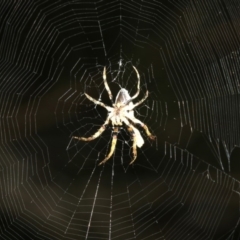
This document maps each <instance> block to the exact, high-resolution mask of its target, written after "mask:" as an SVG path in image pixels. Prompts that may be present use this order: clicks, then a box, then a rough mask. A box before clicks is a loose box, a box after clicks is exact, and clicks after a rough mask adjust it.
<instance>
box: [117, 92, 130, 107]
mask: <svg viewBox="0 0 240 240" xmlns="http://www.w3.org/2000/svg"><path fill="white" fill-rule="evenodd" d="M130 99H131V97H130V95H129V93H128V90H126V89H125V88H122V89H120V90H119V92H118V94H117V96H116V100H115V104H118V103H120V104H122V105H124V104H126V103H127V102H128V101H129V100H130Z"/></svg>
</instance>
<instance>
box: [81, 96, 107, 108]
mask: <svg viewBox="0 0 240 240" xmlns="http://www.w3.org/2000/svg"><path fill="white" fill-rule="evenodd" d="M84 94H85V96H86V97H87V98H88V99H89V100H90V101H91V102H94V103H95V104H97V105H100V106H102V107H104V108H106V109H107V110H108V111H110V110H111V109H112V108H111V107H109V106H107V105H105V104H104V103H102V102H100V101H98V100H96V99H95V98H93V97H91V96H89V95H88V94H87V93H84Z"/></svg>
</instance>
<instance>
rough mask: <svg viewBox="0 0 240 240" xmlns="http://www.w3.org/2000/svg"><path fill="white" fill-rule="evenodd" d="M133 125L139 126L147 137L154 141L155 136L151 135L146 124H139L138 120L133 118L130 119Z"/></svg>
mask: <svg viewBox="0 0 240 240" xmlns="http://www.w3.org/2000/svg"><path fill="white" fill-rule="evenodd" d="M130 120H131V121H132V122H133V123H135V124H139V125H140V126H141V127H142V128H143V129H144V130H145V132H146V134H147V136H148V137H149V138H150V139H152V140H154V139H155V138H156V136H154V135H152V134H151V132H150V131H149V129H148V127H147V125H146V124H144V123H143V122H141V121H140V120H139V119H137V118H135V117H134V116H133V117H132V118H131V119H130Z"/></svg>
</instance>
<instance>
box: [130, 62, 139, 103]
mask: <svg viewBox="0 0 240 240" xmlns="http://www.w3.org/2000/svg"><path fill="white" fill-rule="evenodd" d="M133 69H134V70H135V72H136V74H137V78H138V84H137V92H136V93H135V95H134V96H132V97H131V99H134V98H136V97H137V96H138V95H139V93H140V75H139V73H138V70H137V69H136V68H135V67H134V66H133Z"/></svg>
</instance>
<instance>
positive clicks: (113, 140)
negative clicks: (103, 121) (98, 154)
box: [98, 127, 118, 165]
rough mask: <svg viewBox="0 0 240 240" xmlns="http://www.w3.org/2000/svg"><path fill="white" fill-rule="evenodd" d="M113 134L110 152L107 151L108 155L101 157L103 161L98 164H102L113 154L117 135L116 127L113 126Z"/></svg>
mask: <svg viewBox="0 0 240 240" xmlns="http://www.w3.org/2000/svg"><path fill="white" fill-rule="evenodd" d="M112 134H113V136H112V143H111V149H110V152H109V153H108V155H107V156H106V157H105V158H104V159H103V161H101V162H100V163H99V164H98V165H102V164H104V163H105V162H106V161H108V160H109V158H110V157H111V156H112V155H113V153H114V151H115V148H116V144H117V135H118V127H115V128H114V129H113V133H112Z"/></svg>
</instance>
